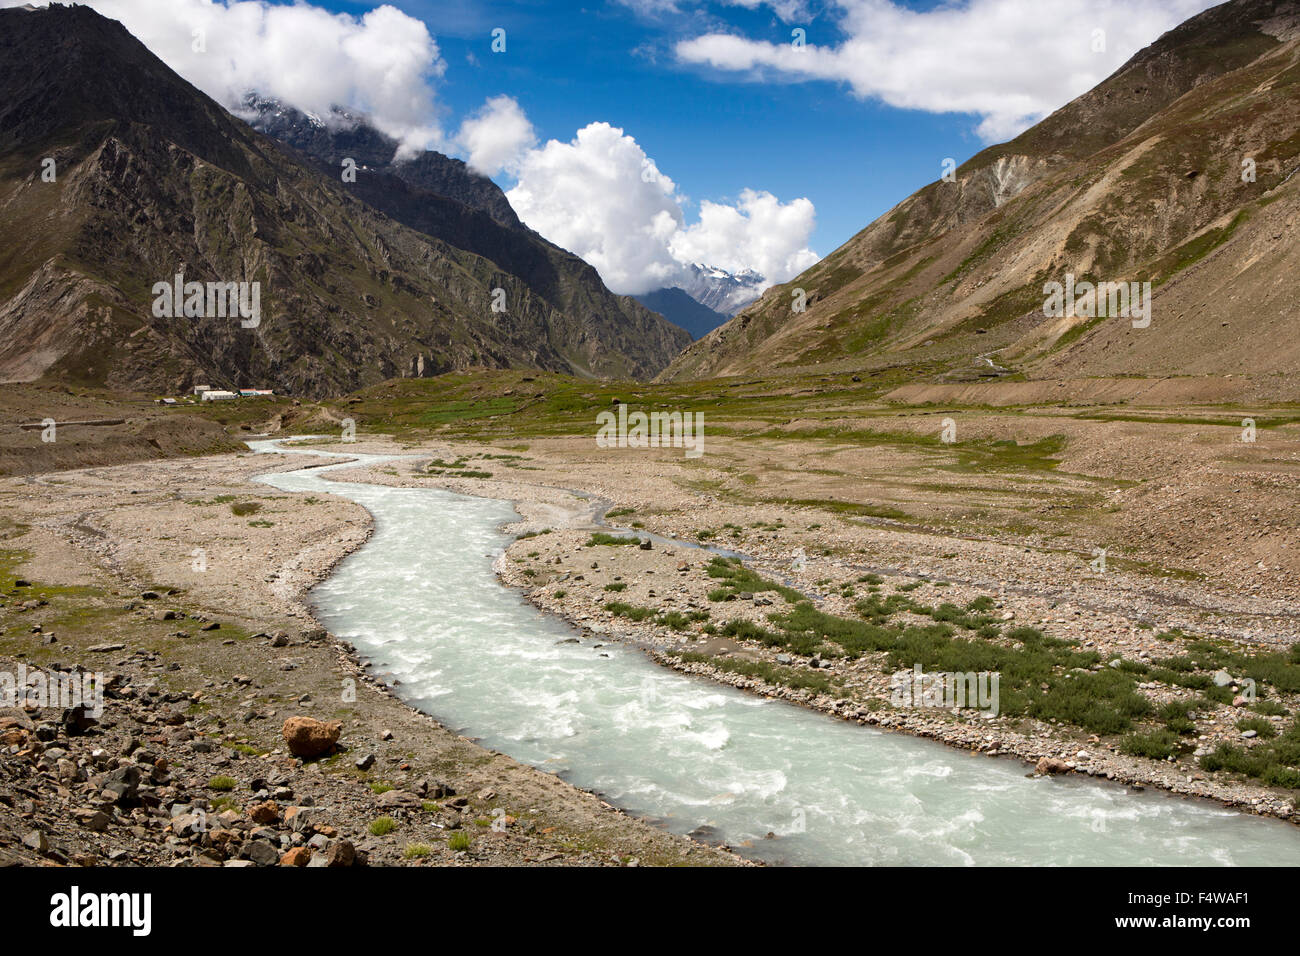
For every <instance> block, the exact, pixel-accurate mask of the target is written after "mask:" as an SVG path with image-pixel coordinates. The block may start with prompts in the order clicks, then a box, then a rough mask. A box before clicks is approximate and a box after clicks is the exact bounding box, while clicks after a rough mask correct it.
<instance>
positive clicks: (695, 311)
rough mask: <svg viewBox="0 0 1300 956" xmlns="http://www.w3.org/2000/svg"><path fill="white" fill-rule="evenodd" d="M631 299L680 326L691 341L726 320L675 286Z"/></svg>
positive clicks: (723, 316)
mask: <svg viewBox="0 0 1300 956" xmlns="http://www.w3.org/2000/svg"><path fill="white" fill-rule="evenodd" d="M633 298H634V299H636V300H637V301H638V302H640V303H641V304H642V305H644V306H645V307H646V308H647V309H649V310H650V311H651V312H658V313H659V314H660V315H662V316H663V317H664V318H665V319H667V320H668V321H669V322H671V323H672V324H673V325H677V326H681V327H682V328H683V329H685V330H686V331H687V332H689V333H691V338H692V339H698V338H701V337H703V336H705V335H708V334H709V333H710V332H712V331H713V330H714V329H716V328H717V327H718V326H720V325H721V324H722V323H724V322H726V321H727V318H728V317H727V316H726V315H723V314H722V313H721V312H714V311H713V310H712V309H710V308H709V307H708V306H707V305H701V304H700V303H699V302H697V301H695V299H693V298H691V296H689V295H687V294H686V293H685V292H684V291H683V290H681V289H679V288H677V287H676V286H673V287H672V288H670V289H656V290H655V291H654V292H647V293H645V294H644V295H637V296H633Z"/></svg>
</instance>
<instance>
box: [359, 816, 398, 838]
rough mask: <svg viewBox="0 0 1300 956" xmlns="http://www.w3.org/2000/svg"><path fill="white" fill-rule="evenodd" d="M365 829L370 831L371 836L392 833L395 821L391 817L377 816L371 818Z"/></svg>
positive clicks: (395, 824) (394, 828)
mask: <svg viewBox="0 0 1300 956" xmlns="http://www.w3.org/2000/svg"><path fill="white" fill-rule="evenodd" d="M366 829H368V830H369V831H370V835H371V836H384V835H385V834H388V833H392V832H393V831H394V830H396V829H397V821H396V820H394V819H393V818H392V817H379V818H378V819H375V820H371V821H370V826H368V827H367V828H366Z"/></svg>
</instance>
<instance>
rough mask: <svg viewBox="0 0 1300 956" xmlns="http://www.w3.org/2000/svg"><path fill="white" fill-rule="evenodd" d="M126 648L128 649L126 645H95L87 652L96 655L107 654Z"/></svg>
mask: <svg viewBox="0 0 1300 956" xmlns="http://www.w3.org/2000/svg"><path fill="white" fill-rule="evenodd" d="M124 647H126V645H125V644H93V645H91V646H90V647H88V648H86V650H88V651H92V652H94V653H96V654H107V653H108V652H109V651H120V650H122V648H124Z"/></svg>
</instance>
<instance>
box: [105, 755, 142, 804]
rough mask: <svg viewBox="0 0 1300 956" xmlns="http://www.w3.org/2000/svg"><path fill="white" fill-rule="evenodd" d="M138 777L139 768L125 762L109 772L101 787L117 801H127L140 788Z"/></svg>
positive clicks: (132, 797) (139, 775)
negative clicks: (122, 765)
mask: <svg viewBox="0 0 1300 956" xmlns="http://www.w3.org/2000/svg"><path fill="white" fill-rule="evenodd" d="M140 777H141V774H140V768H139V767H137V766H136V765H135V764H127V765H126V766H125V767H118V768H117V769H116V770H114V771H113V772H112V773H110V774H109V775H108V778H107V779H106V780H105V781H104V786H103V787H102V788H101V789H103V790H106V791H108V792H109V793H111V794H113V797H114V799H116V800H117V802H118V803H127V802H129V801H131V800H134V799H135V798H136V795H137V793H138V791H139V789H140Z"/></svg>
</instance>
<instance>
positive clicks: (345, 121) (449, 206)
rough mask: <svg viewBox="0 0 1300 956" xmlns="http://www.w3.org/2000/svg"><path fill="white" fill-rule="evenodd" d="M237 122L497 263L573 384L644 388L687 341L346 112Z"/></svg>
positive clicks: (477, 182) (261, 107)
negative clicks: (349, 173) (523, 287)
mask: <svg viewBox="0 0 1300 956" xmlns="http://www.w3.org/2000/svg"><path fill="white" fill-rule="evenodd" d="M238 114H239V115H240V116H241V117H243V118H245V119H246V120H247V121H248V122H249V123H250V124H251V125H252V126H253V127H254V128H255V129H257V130H259V131H261V132H264V133H266V134H267V135H269V136H272V137H274V138H275V139H276V140H278V141H280V142H281V143H283V144H284V145H286V146H288V147H290V148H292V149H293V150H294V151H295V153H296V154H297V155H299V156H300V158H302V159H303V160H304V161H305V162H307V163H308V164H309V165H312V166H314V167H315V168H316V169H318V170H320V171H321V172H322V173H324V174H325V175H328V176H331V177H339V178H341V175H340V174H341V171H342V169H343V163H344V161H345V160H351V161H352V162H353V163H355V164H356V167H357V173H356V177H355V178H356V181H355V183H351V184H350V185H349V187H348V188H349V189H350V191H351V192H352V194H353V195H355V196H357V197H359V198H360V199H362V200H363V201H365V202H366V203H367V204H368V205H370V206H372V207H373V208H375V209H378V210H380V211H381V212H383V213H385V214H387V215H389V216H391V217H392V218H393V219H395V220H397V221H398V222H400V223H402V224H403V225H406V226H409V227H410V228H412V229H415V230H417V231H419V232H422V233H424V234H426V235H429V236H432V237H434V238H436V239H441V240H442V241H444V242H447V243H449V244H451V245H453V246H455V247H456V248H458V249H465V250H468V251H470V252H473V253H475V254H476V255H480V256H482V257H483V258H485V259H488V260H491V261H492V262H494V263H496V264H497V265H498V266H500V267H501V268H502V269H504V270H505V271H507V272H509V273H510V274H511V275H514V276H518V277H519V278H520V279H522V280H523V281H524V282H525V283H527V285H528V287H529V288H530V289H531V290H532V291H533V292H534V293H536V294H537V295H538V296H540V297H541V298H542V299H543V300H545V301H546V302H547V303H548V304H549V305H551V306H552V307H553V308H554V309H556V311H557V313H558V315H557V317H556V319H555V321H554V330H555V333H556V335H557V337H558V338H559V340H560V341H561V342H562V343H563V345H562V347H561V349H560V350H561V352H562V354H563V355H564V356H565V357H566V358H567V359H568V360H569V362H570V364H571V366H572V371H574V372H575V373H576V374H578V375H586V376H599V377H633V378H645V377H649V376H651V375H653V374H654V373H655V372H657V371H659V370H660V369H662V368H663V367H664V366H665V365H667V363H668V361H669V359H671V358H672V357H673V356H674V355H676V354H677V353H678V352H679V351H681V349H683V348H685V346H686V345H687V344H689V341H690V338H689V337H688V336H686V335H683V334H682V331H681V330H680V329H679V328H677V327H676V326H674V325H672V324H671V323H670V322H666V321H664V319H663V318H662V317H661V316H660V315H658V314H656V313H654V312H653V311H652V310H649V309H646V308H644V307H643V306H642V305H641V304H640V303H638V302H637V301H636V300H635V299H634V298H632V297H631V296H620V295H615V294H614V293H612V292H610V291H609V289H607V288H606V287H605V284H604V283H603V282H602V281H601V279H600V276H599V274H598V273H597V272H596V270H595V269H594V268H592V267H591V266H590V265H588V264H587V263H586V262H585V261H583V260H582V259H580V258H579V257H577V256H575V255H574V254H573V253H571V252H568V251H566V250H564V249H561V248H560V247H559V246H557V245H555V244H554V243H551V242H548V241H547V240H546V239H544V238H542V237H541V236H540V235H538V234H537V233H536V232H534V231H533V230H531V229H529V228H528V227H527V226H525V225H524V224H523V223H522V222H520V220H519V217H518V216H516V215H515V211H514V210H513V209H512V208H511V207H510V202H509V200H507V199H506V195H505V193H503V192H502V191H501V189H500V187H498V186H497V185H496V184H495V183H494V182H492V180H490V179H488V178H487V177H486V176H481V175H479V174H478V173H475V172H474V171H473V170H471V169H470V168H469V167H468V166H466V165H465V163H463V162H462V161H460V160H459V159H452V158H451V157H448V156H444V155H443V154H442V153H439V152H436V151H433V150H428V151H425V152H422V153H420V154H419V155H418V156H415V157H413V158H404V159H401V160H399V159H398V158H397V153H398V145H399V144H398V143H397V141H396V140H394V139H391V138H390V137H387V136H385V135H384V134H383V133H381V132H379V131H378V130H376V129H375V128H374V127H372V126H370V125H369V124H367V123H366V122H365V119H364V117H360V116H357V115H354V114H352V113H349V112H347V111H344V110H335V111H334V113H333V114H332V115H331V116H329V117H327V118H325V119H321V118H318V117H309V116H307V115H306V114H305V113H302V112H301V111H299V110H296V109H294V108H292V107H289V106H286V105H285V104H283V103H279V102H277V101H275V100H272V99H267V98H264V97H259V96H257V95H255V94H251V95H249V96H248V97H246V99H245V100H244V102H243V103H242V104H241V108H240V109H239V110H238Z"/></svg>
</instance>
